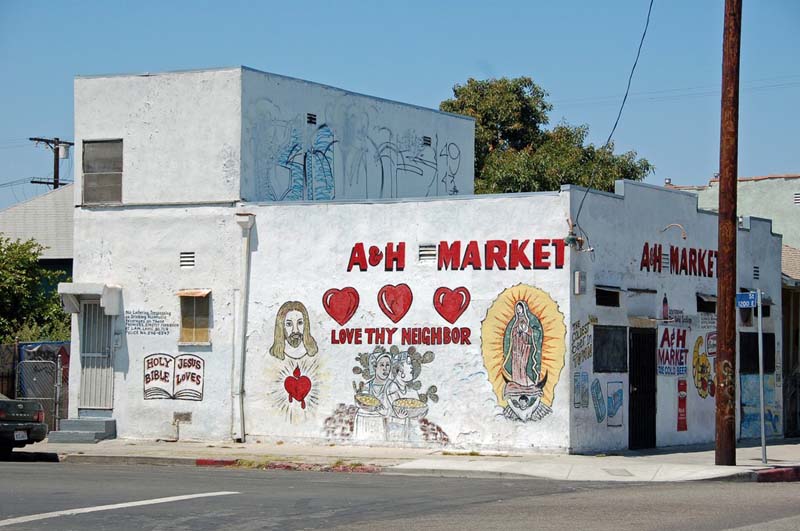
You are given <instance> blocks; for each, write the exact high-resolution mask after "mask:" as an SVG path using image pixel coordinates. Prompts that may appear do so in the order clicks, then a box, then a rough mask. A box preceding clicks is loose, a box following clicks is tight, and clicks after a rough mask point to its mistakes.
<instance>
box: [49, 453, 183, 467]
mask: <svg viewBox="0 0 800 531" xmlns="http://www.w3.org/2000/svg"><path fill="white" fill-rule="evenodd" d="M58 460H59V461H61V462H62V463H77V464H92V465H154V466H197V465H196V462H197V459H194V458H191V457H149V456H128V455H84V454H65V455H60V456H59V459H58Z"/></svg>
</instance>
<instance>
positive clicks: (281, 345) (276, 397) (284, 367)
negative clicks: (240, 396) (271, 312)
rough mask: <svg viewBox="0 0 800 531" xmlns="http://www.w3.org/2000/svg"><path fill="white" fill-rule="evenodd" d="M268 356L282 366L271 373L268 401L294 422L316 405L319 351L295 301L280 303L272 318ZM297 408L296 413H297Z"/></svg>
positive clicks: (305, 314)
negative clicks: (273, 332)
mask: <svg viewBox="0 0 800 531" xmlns="http://www.w3.org/2000/svg"><path fill="white" fill-rule="evenodd" d="M273 337H274V339H273V343H272V346H271V347H270V349H269V353H270V354H271V355H272V356H274V357H275V358H277V359H278V360H281V361H282V363H281V364H280V365H279V366H278V367H277V368H275V369H274V371H273V373H272V380H273V382H272V385H271V386H270V389H271V391H269V395H270V401H271V403H272V405H273V407H275V408H276V409H278V410H280V411H282V412H283V414H284V416H285V418H286V419H287V420H288V421H290V422H294V421H297V420H300V419H301V418H304V416H303V415H301V413H305V412H306V411H307V410H309V409H313V408H314V406H316V405H317V403H318V402H319V390H318V388H317V386H316V385H315V382H319V381H320V378H319V369H320V368H319V361H318V359H317V358H315V357H314V356H316V354H317V352H318V351H319V348H318V347H317V341H316V339H314V336H313V335H312V334H311V321H310V320H309V318H308V310H307V309H306V306H305V305H304V304H303V303H302V302H299V301H287V302H284V303H283V304H282V305H281V307H280V308H279V309H278V313H277V315H276V316H275V334H274V336H273ZM298 409H299V411H298Z"/></svg>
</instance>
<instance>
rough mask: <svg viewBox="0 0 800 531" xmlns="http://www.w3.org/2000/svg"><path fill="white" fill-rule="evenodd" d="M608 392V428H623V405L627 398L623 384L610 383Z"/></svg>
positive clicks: (607, 388) (607, 386)
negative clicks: (625, 397)
mask: <svg viewBox="0 0 800 531" xmlns="http://www.w3.org/2000/svg"><path fill="white" fill-rule="evenodd" d="M606 390H607V391H608V396H607V402H608V403H607V406H606V419H607V420H608V427H610V428H619V427H621V426H622V405H623V402H624V396H625V393H624V391H623V390H622V382H608V383H607V384H606Z"/></svg>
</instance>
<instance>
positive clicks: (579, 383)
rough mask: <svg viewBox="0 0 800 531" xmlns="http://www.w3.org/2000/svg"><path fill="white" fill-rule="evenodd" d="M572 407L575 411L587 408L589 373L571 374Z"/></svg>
mask: <svg viewBox="0 0 800 531" xmlns="http://www.w3.org/2000/svg"><path fill="white" fill-rule="evenodd" d="M572 406H573V407H574V408H575V409H581V408H588V407H589V373H588V372H574V373H572Z"/></svg>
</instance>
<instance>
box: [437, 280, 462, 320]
mask: <svg viewBox="0 0 800 531" xmlns="http://www.w3.org/2000/svg"><path fill="white" fill-rule="evenodd" d="M471 300H472V296H471V295H470V293H469V290H468V289H467V288H465V287H464V286H461V287H458V288H456V289H450V288H446V287H441V288H438V289H437V290H436V291H435V292H434V293H433V307H434V309H435V310H436V313H438V314H439V315H441V316H442V317H444V319H445V320H446V321H447V322H448V323H450V324H456V321H458V318H459V317H461V314H463V313H464V312H465V311H466V309H467V307H468V306H469V303H470V301H471Z"/></svg>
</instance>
